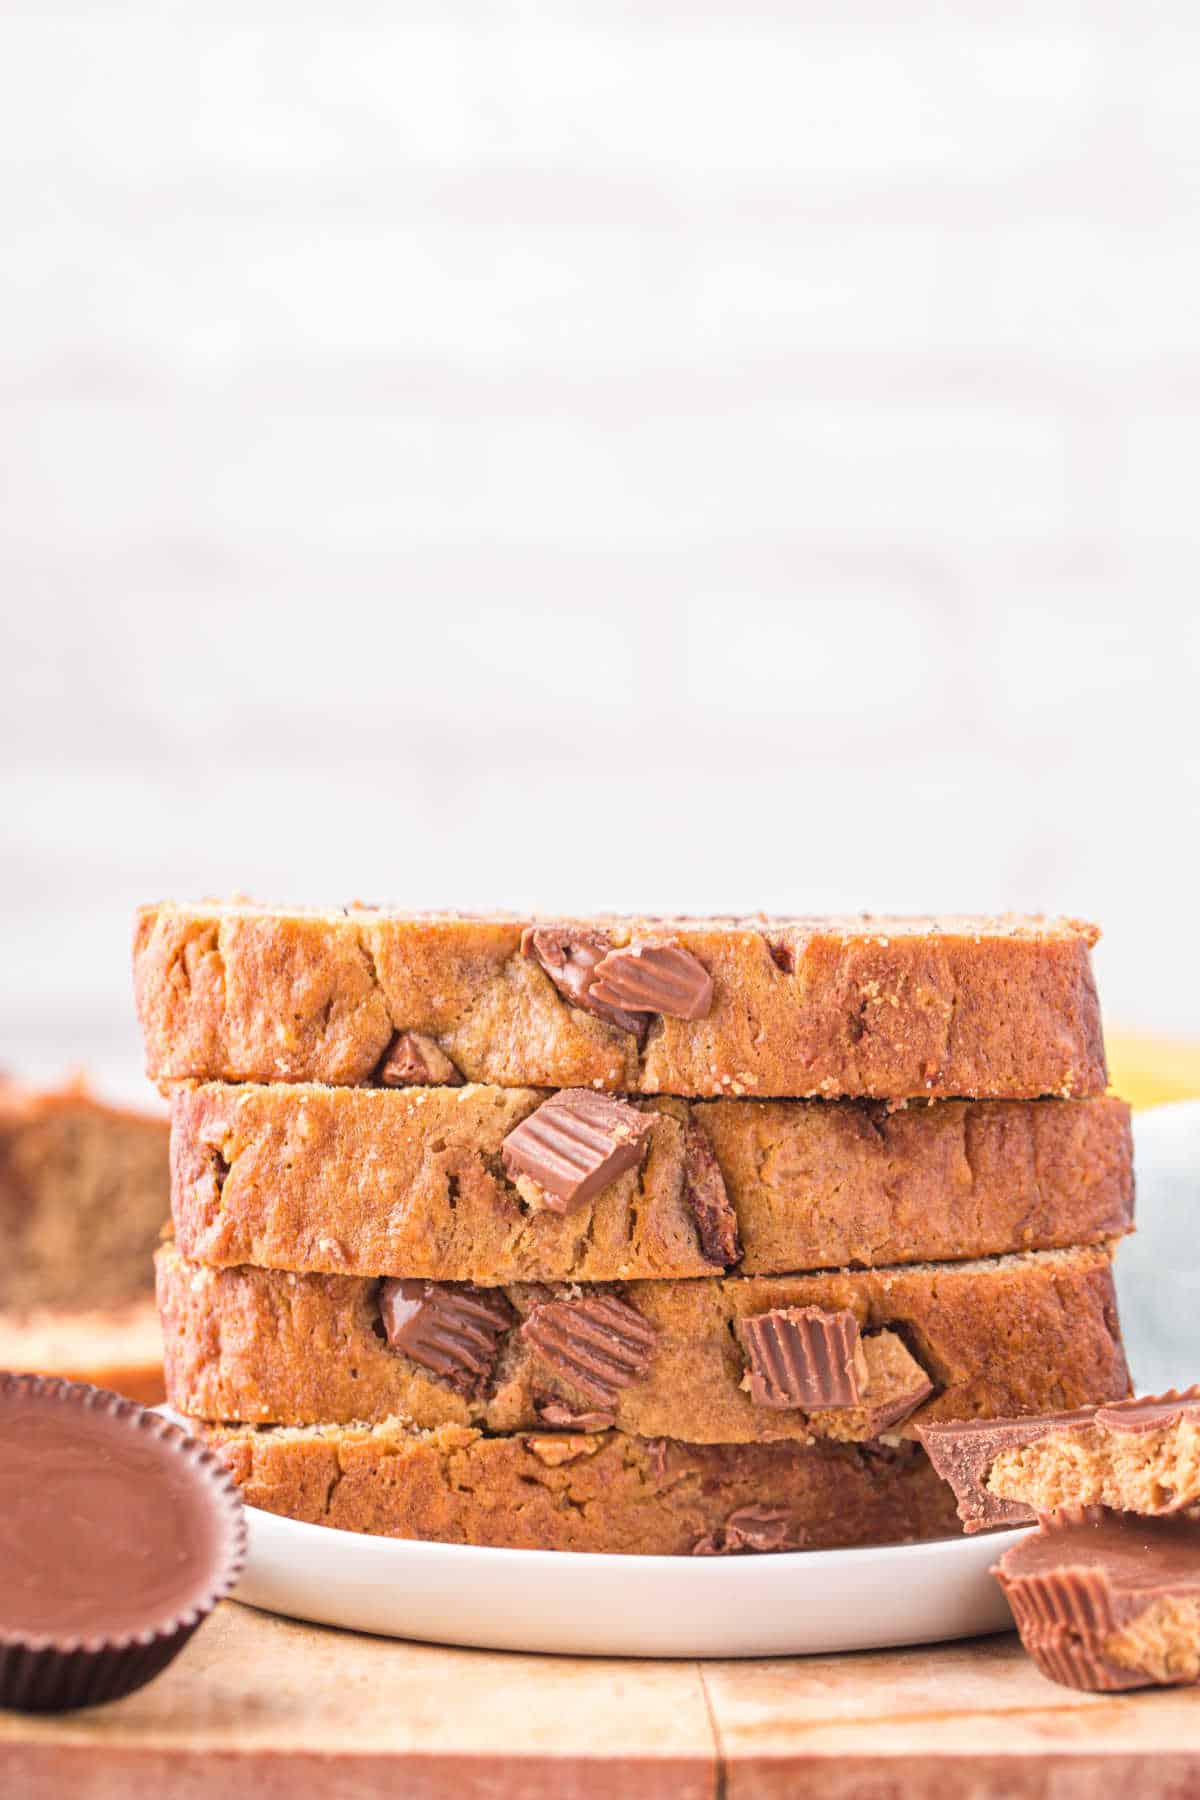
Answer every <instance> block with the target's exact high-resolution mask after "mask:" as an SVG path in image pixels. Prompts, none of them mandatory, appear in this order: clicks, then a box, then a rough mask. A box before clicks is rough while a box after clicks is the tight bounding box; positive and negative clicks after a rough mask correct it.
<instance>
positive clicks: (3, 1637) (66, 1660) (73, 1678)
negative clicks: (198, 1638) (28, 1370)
mask: <svg viewBox="0 0 1200 1800" xmlns="http://www.w3.org/2000/svg"><path fill="white" fill-rule="evenodd" d="M14 1393H17V1394H22V1393H23V1394H29V1395H31V1396H34V1397H36V1398H38V1399H41V1400H50V1401H52V1402H53V1403H55V1404H62V1405H64V1406H74V1407H76V1408H77V1409H78V1410H80V1411H83V1410H85V1409H86V1410H89V1411H103V1412H106V1413H108V1414H109V1415H110V1416H111V1417H112V1418H115V1419H127V1420H128V1421H129V1425H130V1429H131V1430H133V1431H138V1430H140V1431H149V1432H153V1434H154V1436H155V1437H156V1438H157V1439H158V1440H159V1441H160V1442H161V1443H164V1444H169V1445H171V1446H172V1448H173V1449H174V1450H175V1451H177V1453H178V1454H179V1455H180V1456H183V1457H184V1458H185V1459H186V1460H187V1461H188V1462H190V1463H191V1465H192V1467H193V1468H195V1469H197V1470H198V1471H201V1472H202V1477H203V1479H204V1481H205V1482H206V1483H207V1485H208V1489H209V1491H210V1493H211V1494H212V1496H213V1500H214V1504H215V1505H216V1506H217V1507H218V1509H219V1510H220V1512H221V1514H222V1516H223V1520H224V1524H225V1540H226V1541H225V1544H224V1547H223V1549H224V1554H223V1558H222V1563H221V1568H220V1570H219V1572H218V1573H217V1574H216V1575H215V1576H214V1578H213V1580H212V1582H211V1583H210V1585H209V1587H208V1588H207V1589H206V1590H205V1592H204V1594H203V1595H202V1597H201V1599H199V1600H198V1601H195V1602H193V1604H192V1605H190V1606H188V1607H186V1608H184V1609H183V1610H182V1611H180V1612H178V1613H176V1614H175V1615H174V1616H171V1617H168V1618H167V1619H165V1620H163V1621H162V1623H161V1624H158V1625H154V1626H151V1627H148V1628H147V1629H146V1630H144V1631H136V1632H119V1633H116V1634H115V1635H113V1636H112V1637H107V1636H102V1635H101V1636H96V1637H92V1638H89V1637H86V1636H81V1635H78V1634H73V1635H69V1636H64V1637H62V1638H54V1637H49V1636H44V1635H42V1634H39V1633H35V1632H21V1631H14V1630H10V1629H6V1628H5V1627H4V1626H3V1625H0V1706H5V1707H11V1708H13V1709H15V1710H17V1711H20V1712H67V1711H71V1710H73V1709H75V1708H78V1707H82V1706H98V1705H101V1704H103V1703H105V1702H107V1701H109V1700H119V1699H120V1698H121V1697H122V1696H123V1695H125V1694H131V1693H133V1692H134V1690H135V1689H137V1688H139V1687H142V1686H144V1685H145V1683H146V1682H148V1681H150V1680H152V1679H153V1677H154V1676H155V1675H158V1674H159V1673H161V1671H162V1670H163V1669H165V1668H166V1666H167V1664H168V1663H169V1662H171V1661H172V1660H173V1658H174V1657H176V1656H177V1655H178V1654H179V1652H180V1650H182V1649H183V1646H184V1645H185V1644H186V1643H187V1641H188V1639H189V1638H190V1637H191V1635H192V1633H193V1632H194V1631H196V1630H197V1628H198V1627H199V1626H200V1625H201V1624H202V1623H203V1621H204V1620H205V1619H206V1618H207V1617H208V1615H209V1614H210V1613H211V1612H212V1611H213V1609H214V1607H215V1606H216V1605H217V1603H218V1601H220V1600H223V1599H224V1598H225V1597H226V1595H227V1594H229V1593H231V1592H232V1590H233V1588H234V1587H235V1586H236V1584H237V1581H238V1577H239V1576H240V1575H241V1573H242V1570H243V1568H244V1567H245V1562H246V1540H247V1530H246V1517H245V1511H244V1507H243V1502H242V1497H241V1494H240V1492H239V1490H238V1487H237V1484H236V1482H235V1481H234V1479H233V1477H232V1475H231V1474H230V1472H229V1469H228V1468H227V1466H226V1465H225V1463H224V1462H223V1461H222V1459H221V1458H220V1457H218V1456H217V1455H216V1454H215V1453H214V1452H213V1451H212V1450H210V1449H208V1448H207V1446H206V1445H204V1444H202V1443H201V1442H200V1441H199V1440H198V1439H197V1438H194V1437H190V1436H189V1435H188V1433H187V1432H186V1431H184V1430H183V1428H182V1427H181V1426H179V1425H176V1424H175V1423H174V1422H173V1421H172V1420H170V1419H165V1418H163V1417H162V1415H161V1414H159V1413H156V1412H154V1411H152V1410H151V1409H150V1408H149V1407H145V1406H139V1405H138V1404H137V1402H136V1401H133V1400H126V1399H125V1398H124V1397H123V1396H122V1395H120V1394H114V1393H112V1392H110V1391H109V1390H108V1389H107V1388H99V1387H93V1386H92V1385H90V1384H89V1383H85V1382H75V1381H65V1380H63V1379H62V1378H61V1377H58V1376H45V1375H29V1374H12V1373H9V1372H8V1371H6V1370H0V1396H3V1395H7V1394H14Z"/></svg>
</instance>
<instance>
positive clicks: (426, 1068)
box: [375, 1031, 463, 1087]
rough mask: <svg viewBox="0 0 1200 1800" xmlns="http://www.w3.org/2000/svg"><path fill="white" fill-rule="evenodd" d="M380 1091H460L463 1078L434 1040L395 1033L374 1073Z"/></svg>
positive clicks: (417, 1033)
mask: <svg viewBox="0 0 1200 1800" xmlns="http://www.w3.org/2000/svg"><path fill="white" fill-rule="evenodd" d="M375 1079H376V1081H377V1082H378V1083H379V1085H380V1087H461V1086H462V1085H463V1078H462V1075H461V1074H460V1073H459V1071H458V1070H457V1069H456V1068H455V1066H454V1064H453V1063H452V1062H451V1061H450V1058H449V1057H448V1056H447V1055H446V1052H445V1051H444V1050H443V1049H442V1047H441V1045H440V1044H439V1043H438V1041H437V1039H436V1038H431V1037H427V1036H426V1034H425V1033H424V1032H423V1031H398V1032H397V1033H396V1035H395V1037H394V1038H393V1039H392V1041H391V1043H390V1044H389V1045H388V1048H387V1050H386V1052H385V1054H384V1057H383V1061H382V1062H381V1063H380V1065H379V1067H378V1069H377V1070H376V1071H375Z"/></svg>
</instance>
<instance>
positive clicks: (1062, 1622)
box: [992, 1507, 1200, 1692]
mask: <svg viewBox="0 0 1200 1800" xmlns="http://www.w3.org/2000/svg"><path fill="white" fill-rule="evenodd" d="M992 1573H993V1574H994V1575H995V1577H996V1579H997V1580H998V1581H999V1583H1000V1586H1001V1587H1002V1588H1003V1590H1004V1595H1005V1598H1006V1599H1007V1601H1008V1603H1009V1606H1010V1607H1011V1608H1012V1613H1013V1618H1014V1619H1015V1620H1016V1624H1017V1630H1018V1631H1019V1632H1020V1634H1021V1642H1022V1643H1023V1644H1024V1646H1025V1648H1026V1650H1028V1652H1029V1654H1030V1655H1031V1656H1032V1657H1033V1659H1034V1661H1035V1662H1036V1663H1037V1664H1038V1667H1039V1668H1040V1669H1041V1671H1042V1673H1043V1674H1044V1675H1047V1676H1048V1677H1049V1678H1050V1680H1052V1681H1058V1682H1061V1683H1062V1684H1064V1685H1065V1686H1067V1687H1075V1688H1084V1689H1088V1690H1091V1691H1095V1692H1115V1691H1119V1690H1121V1689H1126V1688H1136V1687H1155V1686H1157V1687H1174V1686H1178V1685H1180V1684H1183V1683H1191V1682H1195V1681H1197V1680H1198V1679H1200V1522H1198V1521H1197V1520H1196V1519H1195V1518H1188V1517H1186V1516H1181V1515H1173V1516H1171V1517H1168V1518H1156V1519H1141V1518H1137V1517H1135V1516H1134V1515H1133V1514H1131V1513H1118V1512H1111V1511H1109V1510H1108V1509H1107V1508H1105V1507H1076V1508H1064V1509H1062V1510H1060V1511H1058V1512H1055V1513H1052V1514H1050V1515H1049V1516H1048V1517H1047V1518H1045V1519H1043V1520H1042V1522H1041V1524H1040V1525H1039V1527H1038V1529H1037V1530H1036V1531H1034V1532H1031V1533H1030V1535H1029V1536H1028V1537H1026V1538H1023V1539H1022V1540H1021V1542H1020V1543H1019V1544H1016V1545H1014V1546H1013V1548H1012V1549H1011V1550H1006V1551H1005V1553H1004V1555H1003V1556H1002V1557H1001V1558H1000V1561H999V1562H998V1563H997V1565H996V1566H995V1568H994V1569H993V1570H992Z"/></svg>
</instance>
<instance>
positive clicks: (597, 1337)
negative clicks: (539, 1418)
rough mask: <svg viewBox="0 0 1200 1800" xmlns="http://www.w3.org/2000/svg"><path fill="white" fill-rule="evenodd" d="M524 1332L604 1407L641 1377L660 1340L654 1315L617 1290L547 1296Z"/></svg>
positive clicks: (540, 1353)
mask: <svg viewBox="0 0 1200 1800" xmlns="http://www.w3.org/2000/svg"><path fill="white" fill-rule="evenodd" d="M521 1336H522V1338H523V1339H524V1340H525V1342H526V1343H527V1344H529V1345H531V1347H532V1348H533V1349H534V1350H535V1351H536V1353H537V1354H538V1356H539V1357H540V1358H541V1359H542V1361H543V1362H544V1363H545V1364H546V1365H547V1367H548V1368H550V1369H552V1370H553V1372H554V1373H555V1374H556V1375H559V1376H561V1377H562V1378H563V1380H564V1381H568V1382H570V1384H571V1386H572V1387H574V1388H577V1389H578V1390H579V1392H580V1393H581V1394H583V1395H584V1396H585V1397H586V1398H587V1399H588V1400H592V1401H594V1402H595V1403H596V1404H597V1405H599V1406H603V1407H609V1406H611V1405H612V1403H613V1401H614V1400H615V1399H616V1397H617V1395H618V1393H619V1392H620V1390H621V1389H622V1388H627V1387H630V1386H631V1385H632V1384H633V1383H634V1382H635V1381H640V1380H641V1378H642V1376H643V1375H645V1373H646V1371H647V1370H648V1369H649V1367H650V1364H651V1361H652V1360H653V1357H654V1349H655V1345H656V1344H657V1342H658V1332H657V1331H656V1329H655V1327H654V1326H653V1325H651V1324H650V1322H649V1320H648V1319H644V1318H643V1317H642V1315H641V1313H640V1312H638V1310H637V1308H636V1307H634V1306H630V1305H629V1303H628V1301H625V1300H619V1299H617V1297H616V1295H615V1294H597V1295H594V1296H591V1297H589V1298H587V1299H582V1300H546V1301H543V1302H542V1303H541V1304H540V1305H538V1306H535V1307H534V1308H533V1311H532V1312H531V1313H530V1315H529V1317H528V1318H527V1319H526V1321H525V1323H524V1324H523V1325H522V1327H521ZM543 1416H544V1415H543Z"/></svg>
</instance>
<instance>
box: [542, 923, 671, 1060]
mask: <svg viewBox="0 0 1200 1800" xmlns="http://www.w3.org/2000/svg"><path fill="white" fill-rule="evenodd" d="M611 947H612V946H611V943H610V941H609V939H608V938H607V937H606V936H605V934H604V933H603V932H601V931H588V930H585V929H584V928H582V927H580V926H575V925H529V926H527V927H526V929H525V930H524V931H523V932H522V933H521V950H522V952H523V954H524V955H525V956H528V957H531V958H532V959H533V961H534V962H536V963H540V965H541V967H542V968H543V969H544V970H545V972H546V974H547V975H548V976H549V977H550V979H551V981H552V982H553V983H554V985H555V987H556V988H557V989H558V991H559V993H560V994H561V995H562V997H563V999H564V1000H569V1001H570V1003H571V1005H572V1006H578V1007H580V1008H581V1009H582V1010H583V1011H584V1012H590V1013H594V1014H595V1016H596V1018H598V1019H603V1020H604V1022H605V1024H607V1025H615V1026H616V1027H617V1029H618V1030H619V1031H628V1032H631V1033H632V1035H633V1036H634V1037H636V1038H637V1039H638V1041H639V1043H640V1042H641V1041H642V1039H643V1038H644V1037H645V1035H646V1032H647V1030H648V1028H649V1020H648V1019H647V1018H645V1017H644V1016H643V1015H642V1014H640V1013H635V1012H628V1011H626V1010H624V1009H623V1008H621V1007H619V1006H606V1005H605V1004H604V1002H603V1001H602V1000H598V999H596V998H595V997H594V996H593V994H592V992H591V983H592V976H593V973H594V972H595V969H596V966H597V964H598V963H600V962H602V961H603V959H604V957H605V956H606V955H607V954H608V951H609V950H610V949H611Z"/></svg>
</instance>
